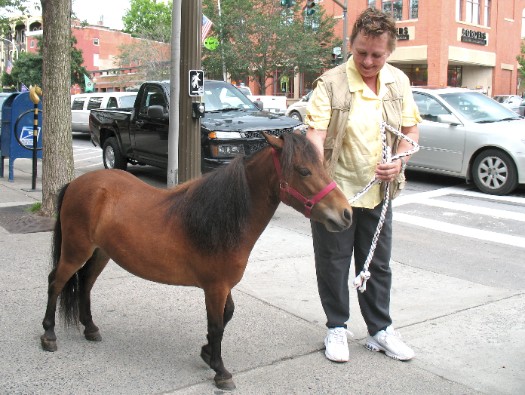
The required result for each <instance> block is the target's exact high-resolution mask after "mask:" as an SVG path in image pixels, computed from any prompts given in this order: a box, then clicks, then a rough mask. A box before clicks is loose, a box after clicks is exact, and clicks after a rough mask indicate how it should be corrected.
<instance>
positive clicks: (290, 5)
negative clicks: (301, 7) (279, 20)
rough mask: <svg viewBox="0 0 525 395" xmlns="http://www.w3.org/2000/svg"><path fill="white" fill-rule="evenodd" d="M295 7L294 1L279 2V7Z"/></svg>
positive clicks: (284, 0)
mask: <svg viewBox="0 0 525 395" xmlns="http://www.w3.org/2000/svg"><path fill="white" fill-rule="evenodd" d="M294 5H295V0H281V6H283V7H286V8H290V7H293V6H294Z"/></svg>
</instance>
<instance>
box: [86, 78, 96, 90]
mask: <svg viewBox="0 0 525 395" xmlns="http://www.w3.org/2000/svg"><path fill="white" fill-rule="evenodd" d="M84 84H85V85H86V87H85V89H84V91H85V92H93V91H94V90H95V84H94V83H93V81H91V80H90V79H89V77H88V76H87V75H85V74H84Z"/></svg>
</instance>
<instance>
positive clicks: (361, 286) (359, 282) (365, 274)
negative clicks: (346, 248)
mask: <svg viewBox="0 0 525 395" xmlns="http://www.w3.org/2000/svg"><path fill="white" fill-rule="evenodd" d="M379 130H380V132H381V144H382V153H381V163H390V162H392V161H394V160H397V159H400V158H404V157H407V156H410V155H412V154H413V153H415V152H417V151H419V145H418V144H417V143H416V142H415V141H414V140H412V139H411V138H410V137H407V136H405V135H404V134H403V133H401V132H400V131H399V130H397V129H395V128H393V127H392V126H390V125H388V124H387V123H386V122H384V121H382V122H381V124H380V126H379ZM387 130H388V131H389V132H391V133H393V134H395V135H396V136H398V137H400V138H402V139H403V140H405V141H408V142H409V143H410V144H411V145H412V147H413V148H412V149H410V150H408V151H406V152H402V153H400V154H396V155H394V156H392V152H391V149H390V147H389V146H388V145H387V141H386V131H387ZM380 182H381V181H379V180H378V179H377V178H375V177H374V178H373V179H372V180H371V181H370V182H369V183H368V184H367V185H366V186H365V187H364V188H363V189H362V190H361V191H360V192H358V193H357V194H356V195H355V196H354V197H353V198H351V199H348V202H349V203H350V204H352V203H354V202H355V201H356V200H358V199H359V198H361V196H363V195H364V194H365V193H367V192H368V191H369V190H370V188H372V186H374V185H375V184H378V183H380ZM389 202H390V182H388V183H387V184H386V187H385V199H384V200H383V207H382V208H381V215H380V216H379V222H378V223H377V227H376V231H375V233H374V237H373V238H372V244H371V246H370V251H369V252H368V256H367V257H366V261H365V264H364V265H363V270H361V272H360V273H359V274H358V275H357V277H356V278H355V279H354V281H353V285H354V288H357V289H358V290H359V291H360V292H365V291H366V282H367V281H368V279H369V278H370V272H369V271H368V268H369V266H370V262H371V261H372V258H373V257H374V252H375V250H376V247H377V240H378V239H379V234H380V233H381V229H382V228H383V224H384V223H385V217H386V211H387V209H388V204H389Z"/></svg>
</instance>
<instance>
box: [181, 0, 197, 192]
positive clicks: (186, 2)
mask: <svg viewBox="0 0 525 395" xmlns="http://www.w3.org/2000/svg"><path fill="white" fill-rule="evenodd" d="M181 1H182V3H181V24H180V30H181V52H180V84H179V85H180V103H179V110H180V116H179V125H180V131H179V151H178V152H179V182H184V181H188V180H190V179H192V178H195V177H199V176H200V175H201V131H200V118H194V117H193V115H192V114H193V111H192V103H194V102H199V101H200V100H201V97H195V96H190V77H189V75H190V70H200V69H201V52H202V51H201V47H202V43H201V28H202V0H181Z"/></svg>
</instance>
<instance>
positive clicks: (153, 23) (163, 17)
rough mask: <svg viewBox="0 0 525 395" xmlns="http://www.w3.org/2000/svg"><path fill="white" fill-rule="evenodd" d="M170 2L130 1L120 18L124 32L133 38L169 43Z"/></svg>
mask: <svg viewBox="0 0 525 395" xmlns="http://www.w3.org/2000/svg"><path fill="white" fill-rule="evenodd" d="M172 8H173V3H172V1H168V2H167V3H163V2H156V1H155V0H131V1H130V8H129V10H128V11H127V12H126V14H125V15H124V17H123V18H122V22H123V24H124V32H125V33H129V34H131V35H132V36H134V37H141V38H147V39H150V40H155V41H161V42H169V41H170V38H171V12H172Z"/></svg>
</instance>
